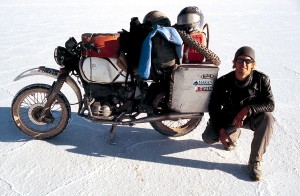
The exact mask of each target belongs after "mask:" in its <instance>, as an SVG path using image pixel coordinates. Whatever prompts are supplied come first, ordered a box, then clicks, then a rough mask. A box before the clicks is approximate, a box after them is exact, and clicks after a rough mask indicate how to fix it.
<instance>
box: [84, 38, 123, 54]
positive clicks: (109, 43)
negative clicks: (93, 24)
mask: <svg viewBox="0 0 300 196" xmlns="http://www.w3.org/2000/svg"><path fill="white" fill-rule="evenodd" d="M81 39H82V43H83V45H90V44H93V47H94V49H92V48H91V47H84V48H83V50H82V56H85V57H110V58H115V57H118V56H119V53H120V34H119V33H84V34H82V36H81ZM95 48H97V49H98V52H97V51H96V50H95Z"/></svg>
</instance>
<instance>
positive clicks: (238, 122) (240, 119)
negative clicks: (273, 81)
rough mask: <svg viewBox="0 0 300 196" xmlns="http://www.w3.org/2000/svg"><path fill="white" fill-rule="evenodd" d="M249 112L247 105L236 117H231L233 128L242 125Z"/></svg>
mask: <svg viewBox="0 0 300 196" xmlns="http://www.w3.org/2000/svg"><path fill="white" fill-rule="evenodd" d="M248 113H249V108H248V107H244V108H243V109H242V110H241V111H240V112H239V113H238V114H237V115H236V117H235V118H234V119H233V122H232V124H233V126H234V127H235V128H240V127H242V126H243V124H244V120H245V119H246V118H247V116H248Z"/></svg>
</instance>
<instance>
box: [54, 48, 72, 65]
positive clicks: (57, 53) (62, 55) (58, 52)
mask: <svg viewBox="0 0 300 196" xmlns="http://www.w3.org/2000/svg"><path fill="white" fill-rule="evenodd" d="M68 55H69V52H68V51H67V49H65V48H64V47H61V46H58V47H57V48H55V50H54V59H55V61H56V63H57V64H58V65H60V66H62V67H63V66H64V61H65V59H66V58H67V56H68Z"/></svg>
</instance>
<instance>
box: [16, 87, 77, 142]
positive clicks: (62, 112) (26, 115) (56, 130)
mask: <svg viewBox="0 0 300 196" xmlns="http://www.w3.org/2000/svg"><path fill="white" fill-rule="evenodd" d="M50 88H51V86H49V85H47V84H33V85H29V86H26V87H24V88H23V89H21V90H20V91H19V92H18V93H17V94H16V96H15V97H14V99H13V102H12V118H13V121H14V123H15V124H16V125H17V127H18V128H19V129H20V130H21V131H22V132H24V133H25V134H27V135H29V136H31V137H33V138H35V139H48V138H51V137H54V136H56V135H58V134H60V133H61V132H62V131H63V130H64V129H65V127H66V126H67V124H68V122H69V119H70V116H71V109H70V104H69V101H68V100H67V98H66V97H65V95H63V94H62V93H61V92H60V93H58V94H57V96H56V98H55V101H54V103H53V104H52V106H51V109H50V114H51V117H53V119H54V121H53V122H52V123H44V122H39V121H38V120H37V118H38V113H39V112H40V111H41V109H42V107H43V106H44V104H45V103H46V99H47V94H48V92H49V90H50Z"/></svg>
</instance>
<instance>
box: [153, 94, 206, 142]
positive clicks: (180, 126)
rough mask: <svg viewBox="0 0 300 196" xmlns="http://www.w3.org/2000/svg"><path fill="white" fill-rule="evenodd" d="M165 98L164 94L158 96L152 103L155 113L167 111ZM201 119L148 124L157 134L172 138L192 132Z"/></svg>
mask: <svg viewBox="0 0 300 196" xmlns="http://www.w3.org/2000/svg"><path fill="white" fill-rule="evenodd" d="M166 105H167V98H166V95H165V93H161V94H159V95H158V96H157V97H156V98H155V100H154V102H153V106H154V107H155V108H156V110H157V111H156V112H157V113H164V111H166V110H167V106H166ZM202 117H203V115H202V116H201V117H199V118H192V119H178V120H176V121H174V120H164V121H155V122H150V124H151V126H152V127H153V128H154V129H155V130H156V131H158V132H160V133H162V134H164V135H167V136H173V137H179V136H183V135H186V134H188V133H190V132H191V131H193V130H194V129H195V128H196V127H197V126H198V124H199V123H200V122H201V120H202Z"/></svg>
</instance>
